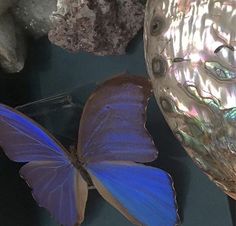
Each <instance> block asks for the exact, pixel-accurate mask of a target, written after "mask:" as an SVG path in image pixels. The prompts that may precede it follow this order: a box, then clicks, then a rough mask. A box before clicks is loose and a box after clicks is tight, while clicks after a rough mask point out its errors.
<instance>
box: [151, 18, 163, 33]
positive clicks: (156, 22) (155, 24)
mask: <svg viewBox="0 0 236 226" xmlns="http://www.w3.org/2000/svg"><path fill="white" fill-rule="evenodd" d="M164 27H165V21H164V19H163V18H162V17H160V16H156V17H154V18H153V19H152V21H151V26H150V33H151V35H153V36H157V35H160V34H161V33H162V32H163V30H164Z"/></svg>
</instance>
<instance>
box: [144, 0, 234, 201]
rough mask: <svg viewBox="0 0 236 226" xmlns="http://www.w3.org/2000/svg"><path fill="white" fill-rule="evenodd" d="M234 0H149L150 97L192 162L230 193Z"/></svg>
mask: <svg viewBox="0 0 236 226" xmlns="http://www.w3.org/2000/svg"><path fill="white" fill-rule="evenodd" d="M235 25H236V1H235V0H227V1H226V0H217V1H216V0H158V1H157V0H149V1H148V2H147V8H146V18H145V34H144V39H145V56H146V62H147V67H148V73H149V75H150V77H151V81H152V84H153V87H154V93H155V97H156V100H157V102H158V104H159V106H160V108H161V110H162V112H163V114H164V116H165V118H166V121H167V122H168V124H169V125H170V127H171V129H172V131H173V132H174V134H175V135H176V137H177V138H178V139H179V140H180V142H181V143H182V145H183V146H184V148H185V149H186V151H187V152H188V154H189V155H190V156H191V158H192V159H193V160H194V162H195V163H196V164H197V165H198V166H199V167H200V168H201V169H202V170H203V171H204V172H205V173H206V174H207V175H208V176H209V177H210V179H211V180H213V181H214V182H215V183H216V184H217V185H218V186H219V187H220V188H221V189H222V190H223V191H224V192H225V193H227V194H228V195H230V196H231V197H232V198H234V199H236V26H235Z"/></svg>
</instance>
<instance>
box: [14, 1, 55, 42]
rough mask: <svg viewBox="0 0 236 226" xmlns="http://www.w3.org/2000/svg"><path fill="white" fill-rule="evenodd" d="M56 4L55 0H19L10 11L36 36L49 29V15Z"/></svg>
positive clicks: (43, 33) (45, 32)
mask: <svg viewBox="0 0 236 226" xmlns="http://www.w3.org/2000/svg"><path fill="white" fill-rule="evenodd" d="M56 6H57V0H19V1H18V3H17V5H16V7H14V8H13V10H12V12H13V14H14V16H15V17H16V19H17V20H18V21H19V22H20V23H21V24H22V25H23V27H25V29H27V30H28V31H29V32H30V33H31V34H33V35H34V37H36V38H38V37H41V36H43V35H47V34H48V32H49V30H50V29H51V26H52V23H51V20H50V16H51V15H52V12H53V11H55V10H56V8H57V7H56Z"/></svg>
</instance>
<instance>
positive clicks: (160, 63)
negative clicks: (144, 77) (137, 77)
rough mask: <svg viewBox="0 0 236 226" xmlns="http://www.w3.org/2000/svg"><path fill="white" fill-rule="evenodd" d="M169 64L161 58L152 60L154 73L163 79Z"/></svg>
mask: <svg viewBox="0 0 236 226" xmlns="http://www.w3.org/2000/svg"><path fill="white" fill-rule="evenodd" d="M166 68H167V63H166V61H165V60H164V59H163V58H162V57H161V56H157V57H154V58H153V59H152V72H153V74H154V75H155V76H157V77H162V76H164V75H165V73H166Z"/></svg>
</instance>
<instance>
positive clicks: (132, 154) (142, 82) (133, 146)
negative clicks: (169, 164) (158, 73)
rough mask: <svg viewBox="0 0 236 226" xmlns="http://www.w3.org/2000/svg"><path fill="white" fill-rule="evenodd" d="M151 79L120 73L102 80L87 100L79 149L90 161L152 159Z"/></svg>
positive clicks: (139, 160)
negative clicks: (149, 126) (148, 121)
mask: <svg viewBox="0 0 236 226" xmlns="http://www.w3.org/2000/svg"><path fill="white" fill-rule="evenodd" d="M150 95H151V85H150V82H149V81H148V80H147V79H145V78H142V77H137V76H127V75H124V76H117V77H115V78H113V79H110V80H108V81H107V82H105V83H103V84H102V85H101V87H100V88H98V89H97V90H96V91H95V92H94V93H93V94H92V95H91V96H90V98H89V100H88V101H87V103H86V105H85V107H84V111H83V115H82V118H81V121H80V129H79V142H78V151H79V153H80V156H81V157H82V158H83V159H85V160H86V161H88V162H92V161H104V160H109V161H110V160H121V161H136V162H149V161H153V160H154V159H155V158H156V157H157V151H156V148H155V146H154V144H153V142H152V139H151V137H150V135H149V134H148V132H147V130H146V129H145V126H144V125H145V121H146V114H145V113H146V112H145V111H146V106H147V102H148V99H149V97H150Z"/></svg>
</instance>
